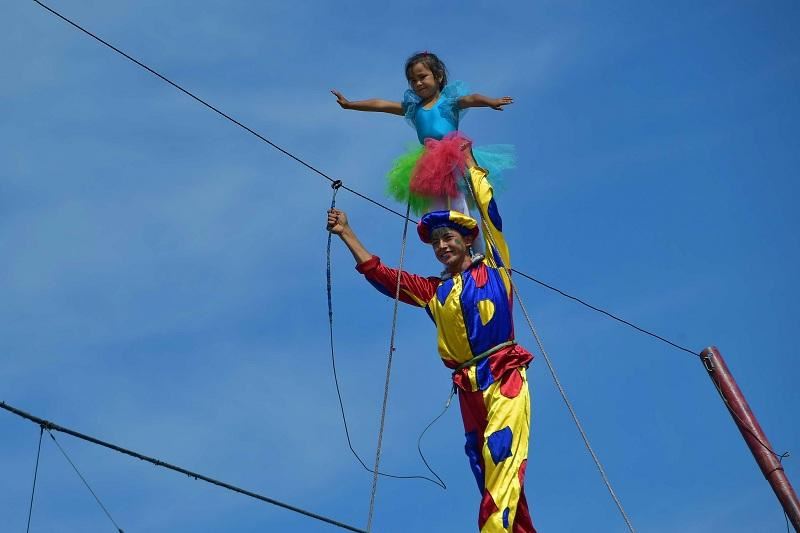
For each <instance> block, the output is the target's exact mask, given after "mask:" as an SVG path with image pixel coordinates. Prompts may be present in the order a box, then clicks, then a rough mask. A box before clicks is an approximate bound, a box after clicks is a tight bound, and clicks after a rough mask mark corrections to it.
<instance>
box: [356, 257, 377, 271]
mask: <svg viewBox="0 0 800 533" xmlns="http://www.w3.org/2000/svg"><path fill="white" fill-rule="evenodd" d="M380 264H381V258H380V257H378V256H377V255H373V256H372V257H370V258H369V259H367V260H366V261H364V262H363V263H361V264H359V265H356V270H358V271H359V272H360V273H362V274H366V273H367V272H369V271H371V270H375V269H376V268H378V265H380Z"/></svg>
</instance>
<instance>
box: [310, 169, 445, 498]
mask: <svg viewBox="0 0 800 533" xmlns="http://www.w3.org/2000/svg"><path fill="white" fill-rule="evenodd" d="M341 186H342V182H341V181H339V180H337V181H335V182H333V183H332V184H331V188H333V196H332V197H331V209H333V208H335V207H336V193H337V191H338V190H339V187H341ZM332 236H333V234H332V233H330V232H328V246H327V249H326V258H327V260H326V269H325V274H326V281H327V289H328V290H327V293H328V332H329V334H330V335H329V336H330V349H331V367H332V368H333V383H334V384H335V385H336V395H337V396H338V398H339V410H340V411H341V414H342V422H343V424H344V434H345V437H346V438H347V446H348V447H349V448H350V451H351V452H352V453H353V455H354V456H355V458H356V459H357V460H358V462H359V463H361V466H362V467H364V470H366V471H367V472H372V470H370V468H369V467H368V466H367V464H366V463H365V462H364V460H363V459H362V458H361V456H360V455H358V452H356V450H355V448H353V443H352V441H351V440H350V430H349V429H348V427H347V416H346V415H345V411H344V401H343V400H342V391H341V389H340V387H339V376H338V373H337V371H336V355H335V353H336V352H335V350H334V342H333V295H332V294H333V283H332V276H331V239H332ZM448 403H449V402H448ZM443 414H444V412H442V414H440V415H439V416H437V417H436V418H435V419H434V421H433V422H431V423H430V424H428V426H427V427H426V428H425V429H424V430H423V431H422V434H420V436H419V439H417V451H418V452H419V456H420V457H421V458H422V462H423V463H425V466H426V467H427V468H428V470H429V471H430V473H431V474H433V476H434V477H435V478H436V479H431V478H429V477H427V476H420V475H396V474H387V473H385V472H378V475H380V476H384V477H389V478H393V479H420V480H424V481H430V482H431V483H433V484H434V485H438V486H439V487H441V488H442V489H445V490H446V489H447V485H446V484H445V482H444V481H442V478H441V477H439V475H438V474H437V473H436V472H434V471H433V469H432V468H431V467H430V465H429V464H428V461H427V460H426V459H425V456H424V455H423V454H422V448H421V441H422V437H423V436H424V435H425V432H426V431H428V428H429V427H430V426H432V425H433V423H434V422H436V420H439V418H441V417H442V415H443Z"/></svg>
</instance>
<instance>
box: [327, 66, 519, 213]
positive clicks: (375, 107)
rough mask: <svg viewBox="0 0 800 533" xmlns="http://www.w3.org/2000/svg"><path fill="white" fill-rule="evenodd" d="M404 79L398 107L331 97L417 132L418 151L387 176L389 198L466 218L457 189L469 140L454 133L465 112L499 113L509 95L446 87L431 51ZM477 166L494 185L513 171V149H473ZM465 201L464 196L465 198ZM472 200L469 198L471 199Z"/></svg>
mask: <svg viewBox="0 0 800 533" xmlns="http://www.w3.org/2000/svg"><path fill="white" fill-rule="evenodd" d="M406 79H407V80H408V84H409V86H410V87H411V88H410V89H408V90H407V91H406V92H405V94H404V95H403V101H402V102H392V101H388V100H381V99H378V98H372V99H369V100H361V101H358V102H351V101H349V100H348V99H347V98H345V97H344V96H343V95H342V93H340V92H339V91H336V90H332V91H331V92H332V93H333V94H334V96H336V101H337V102H338V103H339V105H340V106H341V107H342V108H343V109H353V110H356V111H377V112H382V113H391V114H393V115H401V116H405V117H406V120H408V122H409V123H410V124H411V125H412V126H413V127H414V128H415V129H416V130H417V137H418V138H419V142H420V143H421V144H422V146H415V147H413V148H412V149H411V150H409V151H408V152H407V153H406V154H403V155H402V156H400V157H399V158H398V159H397V160H395V162H394V166H393V168H392V170H391V171H389V174H388V176H387V178H388V191H389V194H390V195H391V196H392V197H393V198H395V199H396V200H397V201H399V202H401V203H406V202H409V203H410V204H411V208H412V210H413V211H414V212H415V213H416V214H418V215H421V214H424V213H426V212H428V211H431V210H441V209H447V210H449V209H452V210H454V211H460V212H462V213H467V214H469V208H468V207H467V202H466V201H465V195H464V192H463V190H462V187H463V186H464V185H463V179H462V177H463V176H464V175H465V173H466V170H467V168H466V163H465V158H464V149H465V148H468V147H470V146H471V144H472V143H471V141H470V140H469V139H468V138H467V137H466V136H464V135H463V134H462V133H460V132H459V131H458V123H459V119H460V118H461V115H462V114H463V113H464V112H465V111H466V109H467V108H470V107H491V108H492V109H494V110H496V111H502V110H503V106H506V105H508V104H511V103H513V102H514V100H513V99H512V98H511V97H510V96H504V97H502V98H490V97H488V96H484V95H482V94H468V91H467V89H466V87H465V85H464V84H463V83H462V82H459V81H455V82H453V83H451V84H448V83H447V68H446V67H445V66H444V63H442V61H441V60H440V59H439V58H438V57H437V56H436V54H432V53H430V52H420V53H417V54H414V55H413V56H411V57H410V58H408V60H407V61H406ZM473 154H474V157H475V159H476V160H477V162H478V164H479V165H480V166H481V167H483V168H485V169H486V170H488V171H489V175H490V176H491V178H492V182H493V183H494V185H495V186H496V185H497V182H498V178H499V177H500V174H501V173H502V171H503V170H505V169H508V168H512V167H513V166H514V153H513V147H512V146H510V145H494V146H486V147H475V148H474V150H473ZM467 198H469V195H467ZM470 200H471V198H470Z"/></svg>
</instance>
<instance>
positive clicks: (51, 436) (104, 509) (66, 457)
mask: <svg viewBox="0 0 800 533" xmlns="http://www.w3.org/2000/svg"><path fill="white" fill-rule="evenodd" d="M47 434H48V435H50V438H51V439H53V442H55V443H56V446H58V449H59V450H61V455H63V456H64V459H66V460H67V462H68V463H69V464H70V465H72V469H73V470H75V473H76V474H78V477H79V478H81V481H83V484H84V485H85V486H86V488H87V489H89V492H91V493H92V496H94V500H95V501H96V502H97V505H99V506H100V508H101V509H102V510H103V512H104V513H105V514H106V516H107V517H108V519H109V520H111V523H112V524H114V527H115V528H117V531H118V532H119V533H125V532H124V531H123V530H122V528H121V527H119V525H118V524H117V522H116V521H115V520H114V518H113V517H112V516H111V513H109V512H108V509H106V506H105V505H103V502H101V501H100V498H98V497H97V494H96V493H95V491H94V490H92V487H90V486H89V482H88V481H86V478H85V477H83V474H81V472H80V470H78V467H77V466H75V463H73V462H72V459H70V458H69V455H67V452H65V451H64V448H62V447H61V445H60V444H59V443H58V441H57V440H56V437H55V435H53V433H52V432H51V431H50V429H48V430H47Z"/></svg>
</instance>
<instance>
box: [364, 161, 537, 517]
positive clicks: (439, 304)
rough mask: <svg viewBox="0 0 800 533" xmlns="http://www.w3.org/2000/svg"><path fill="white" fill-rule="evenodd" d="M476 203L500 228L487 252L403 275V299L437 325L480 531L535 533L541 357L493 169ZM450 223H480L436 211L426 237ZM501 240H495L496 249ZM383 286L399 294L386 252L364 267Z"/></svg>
mask: <svg viewBox="0 0 800 533" xmlns="http://www.w3.org/2000/svg"><path fill="white" fill-rule="evenodd" d="M468 174H469V179H470V180H471V182H472V188H473V189H474V191H475V195H476V197H477V204H478V209H479V210H480V213H481V216H482V217H483V220H484V221H485V223H486V226H487V227H488V230H489V231H490V232H491V234H492V240H491V241H490V240H489V239H485V246H486V250H487V257H486V258H482V257H478V259H477V260H475V261H473V264H472V265H471V266H470V267H469V268H468V269H467V270H465V271H464V272H461V273H459V274H455V275H443V276H442V277H428V278H426V277H422V276H418V275H414V274H410V273H407V272H402V273H401V276H400V299H401V300H402V301H403V302H405V303H408V304H411V305H416V306H418V307H423V308H425V310H426V311H427V312H428V315H429V316H430V317H431V319H432V320H433V322H434V323H435V324H436V330H437V335H438V347H439V355H440V356H441V358H442V361H443V362H444V364H445V365H446V366H447V367H448V368H451V369H453V370H454V372H453V382H454V384H455V386H456V387H457V390H458V397H459V404H460V407H461V416H462V419H463V422H464V431H465V436H466V445H465V451H466V454H467V457H468V458H469V462H470V467H471V468H472V471H473V474H474V476H475V480H476V481H477V484H478V489H479V490H480V492H481V496H482V499H481V503H480V509H479V513H478V527H479V530H480V531H481V532H482V533H499V532H508V533H535V531H536V530H535V529H534V527H533V523H532V520H531V517H530V513H529V511H528V505H527V502H526V499H525V490H524V480H525V467H526V465H527V457H528V436H529V432H530V397H529V394H528V383H527V378H526V368H527V366H528V364H529V363H530V361H531V360H532V359H533V356H532V355H531V354H530V353H529V352H528V351H527V350H525V349H524V348H522V347H521V346H519V345H517V344H516V343H515V342H514V323H513V316H512V296H513V294H512V289H511V280H510V278H509V275H510V271H509V268H510V256H509V249H508V245H507V243H506V241H505V239H504V237H503V233H502V227H503V223H502V219H501V217H500V213H499V211H498V209H497V204H496V203H495V201H494V197H493V191H492V187H491V185H490V183H489V181H488V179H487V174H486V172H485V171H484V170H483V169H481V168H477V167H473V168H471V169H469V171H468ZM440 226H449V227H453V228H455V229H457V230H458V231H460V232H461V233H462V234H465V235H469V234H471V235H473V236H474V235H476V234H477V222H476V221H475V220H474V219H472V218H471V217H469V216H467V215H464V214H462V213H459V212H456V211H435V212H433V213H428V214H426V215H425V216H424V217H422V220H421V221H420V223H419V227H418V233H419V235H420V238H421V239H422V240H423V242H430V232H431V231H432V230H433V229H435V228H436V227H440ZM493 244H494V245H496V246H493ZM357 269H358V271H359V272H361V273H362V274H364V276H365V277H366V278H367V280H368V281H369V282H370V283H372V284H373V285H374V286H375V287H376V288H377V289H378V290H380V291H381V292H383V293H384V294H386V295H387V296H390V297H394V295H395V290H396V286H397V270H395V269H392V268H389V267H387V266H385V265H383V264H382V263H381V261H380V258H378V257H377V256H373V257H372V258H371V259H370V260H368V261H366V262H364V263H361V264H360V265H358V266H357Z"/></svg>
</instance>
